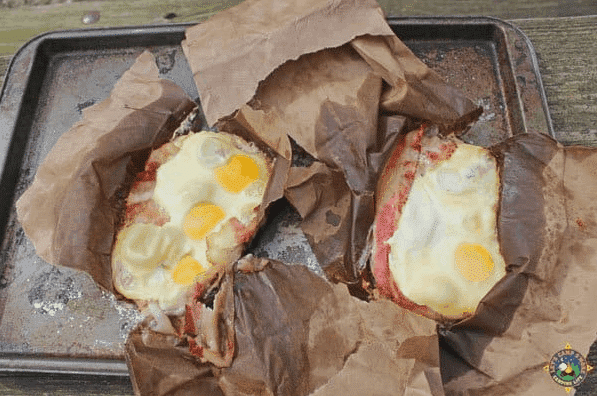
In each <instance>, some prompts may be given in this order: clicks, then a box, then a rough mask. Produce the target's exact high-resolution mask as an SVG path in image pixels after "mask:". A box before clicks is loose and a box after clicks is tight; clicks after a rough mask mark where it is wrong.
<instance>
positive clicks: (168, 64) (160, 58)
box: [153, 49, 176, 74]
mask: <svg viewBox="0 0 597 396" xmlns="http://www.w3.org/2000/svg"><path fill="white" fill-rule="evenodd" d="M153 55H154V56H155V63H156V65H157V67H158V70H159V71H160V74H166V73H168V72H170V71H171V70H172V69H173V68H174V65H175V64H176V50H175V49H173V50H168V51H159V52H157V53H153Z"/></svg>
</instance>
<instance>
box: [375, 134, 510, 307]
mask: <svg viewBox="0 0 597 396" xmlns="http://www.w3.org/2000/svg"><path fill="white" fill-rule="evenodd" d="M422 157H423V158H424V156H422ZM423 160H425V159H423ZM498 195H499V175H498V170H497V165H496V162H495V159H494V158H493V157H491V156H490V155H489V154H488V152H487V151H486V150H485V149H483V148H481V147H477V146H473V145H469V144H465V143H459V144H458V146H457V149H456V151H455V152H454V153H453V154H452V156H451V157H450V158H449V159H447V160H444V161H441V162H439V163H438V164H437V165H435V166H430V167H429V168H427V171H426V172H425V174H422V175H420V176H419V177H417V178H415V180H414V182H413V185H412V187H411V191H410V193H409V196H408V200H407V201H406V203H405V205H404V207H403V209H402V213H401V216H400V218H399V221H398V224H397V229H396V231H395V233H394V234H393V235H392V237H391V238H390V239H389V240H388V241H387V243H388V244H389V245H390V254H389V267H390V271H391V273H392V277H393V279H394V281H395V282H396V284H397V285H398V287H399V288H400V291H401V292H402V293H403V294H404V296H405V297H407V298H408V299H409V300H411V301H413V302H415V303H417V304H420V305H426V306H428V307H430V308H432V309H434V310H435V311H437V312H439V313H441V314H444V315H450V316H456V315H460V314H462V313H463V312H474V310H475V309H476V307H477V305H478V304H479V302H480V301H481V299H482V298H483V297H484V296H485V295H486V294H487V292H488V291H489V290H490V289H491V288H492V287H493V286H494V285H495V283H496V282H497V281H498V280H499V279H501V278H502V277H503V276H504V275H505V264H504V260H503V257H502V255H501V254H500V250H499V243H498V240H497V227H496V223H497V215H496V208H497V202H498ZM461 243H473V244H479V245H481V246H483V247H484V248H485V249H487V251H488V252H489V254H490V255H491V258H492V261H493V263H494V269H493V272H492V273H491V274H490V276H489V277H488V278H487V279H485V280H483V281H480V282H473V281H470V280H468V279H466V278H465V277H464V276H463V275H462V274H461V273H460V271H459V270H458V269H457V267H456V264H455V260H454V256H455V252H456V249H457V247H458V245H459V244H461Z"/></svg>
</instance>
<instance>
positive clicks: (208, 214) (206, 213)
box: [182, 203, 225, 240]
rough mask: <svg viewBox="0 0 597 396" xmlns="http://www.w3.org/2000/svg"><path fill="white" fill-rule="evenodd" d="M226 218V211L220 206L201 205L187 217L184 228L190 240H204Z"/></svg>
mask: <svg viewBox="0 0 597 396" xmlns="http://www.w3.org/2000/svg"><path fill="white" fill-rule="evenodd" d="M224 217H225V213H224V210H222V208H220V207H219V206H217V205H214V204H210V203H199V204H197V205H195V206H194V207H193V208H192V209H191V210H190V211H189V213H188V214H187V215H186V217H185V219H184V223H183V226H182V228H183V230H184V233H185V234H186V235H187V236H188V237H189V238H191V239H194V240H199V239H203V238H205V236H206V235H207V233H208V232H210V231H211V230H212V229H213V228H214V227H215V226H216V225H217V224H218V223H219V222H220V221H222V219H224Z"/></svg>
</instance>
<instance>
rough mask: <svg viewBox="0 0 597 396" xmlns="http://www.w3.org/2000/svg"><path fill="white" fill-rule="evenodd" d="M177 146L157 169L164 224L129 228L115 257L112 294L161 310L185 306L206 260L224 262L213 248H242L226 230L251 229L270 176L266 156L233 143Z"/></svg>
mask: <svg viewBox="0 0 597 396" xmlns="http://www.w3.org/2000/svg"><path fill="white" fill-rule="evenodd" d="M174 143H175V144H177V145H179V147H180V151H179V152H178V153H177V154H176V155H174V156H173V157H172V158H170V159H169V160H168V161H167V162H165V163H164V164H162V165H161V166H160V167H159V168H158V169H157V173H156V181H155V188H154V190H153V196H152V199H153V200H154V201H155V203H156V204H157V205H158V206H159V207H160V209H161V210H163V211H164V213H165V214H166V215H167V216H168V218H169V221H167V222H166V223H165V224H163V225H155V224H143V223H133V224H130V225H128V226H126V227H125V228H124V229H123V230H121V232H120V233H119V235H118V237H117V240H116V244H115V247H114V251H113V255H112V257H113V259H112V261H113V266H114V270H115V273H116V276H115V279H116V282H115V284H116V287H117V289H118V290H119V291H120V292H121V293H122V294H123V295H124V296H126V297H128V298H131V299H134V300H143V301H157V302H158V304H159V306H160V308H161V309H163V310H176V309H180V308H182V307H184V304H185V300H186V296H187V294H188V292H189V290H190V288H191V286H192V285H193V284H194V283H195V282H196V281H197V280H199V279H201V276H202V274H204V273H205V272H206V271H207V270H208V269H209V268H210V267H211V266H212V265H213V264H214V263H213V262H212V260H210V257H222V256H223V257H229V256H227V255H225V254H221V252H211V251H210V248H211V249H220V250H221V249H228V250H230V251H234V249H235V248H236V247H238V246H240V245H242V243H244V242H245V241H246V235H244V234H243V235H242V238H235V234H234V233H233V232H231V231H230V230H233V231H236V230H238V229H240V230H241V231H242V230H243V227H249V226H250V225H251V224H254V220H255V218H256V216H258V211H257V208H259V207H260V205H261V203H262V200H263V195H264V192H265V189H266V186H267V183H268V180H269V176H270V166H269V163H268V160H267V158H266V156H265V154H263V153H262V152H261V151H259V150H258V149H257V148H256V147H254V146H253V145H251V144H248V143H247V142H245V141H244V140H242V139H241V138H239V137H237V136H234V135H230V134H225V133H214V132H200V133H196V134H191V135H188V136H183V137H180V138H178V139H177V140H175V141H174ZM245 231H246V230H245ZM213 236H217V237H218V238H215V239H214V242H213V243H212V245H213V246H211V247H210V243H209V241H210V238H212V237H213ZM222 239H226V241H225V243H222Z"/></svg>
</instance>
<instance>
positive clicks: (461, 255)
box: [454, 243, 494, 282]
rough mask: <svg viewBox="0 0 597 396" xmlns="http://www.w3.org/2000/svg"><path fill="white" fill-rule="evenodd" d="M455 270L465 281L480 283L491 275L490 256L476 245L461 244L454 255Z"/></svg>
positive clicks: (491, 263)
mask: <svg viewBox="0 0 597 396" xmlns="http://www.w3.org/2000/svg"><path fill="white" fill-rule="evenodd" d="M454 260H455V263H456V268H458V271H460V273H461V274H462V276H464V277H465V278H466V279H467V280H469V281H471V282H482V281H484V280H486V279H487V278H489V276H491V274H492V273H493V266H494V264H493V260H492V259H491V254H489V252H488V251H487V249H485V248H484V247H483V246H481V245H479V244H476V243H461V244H460V245H458V247H457V248H456V252H455V254H454Z"/></svg>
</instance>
